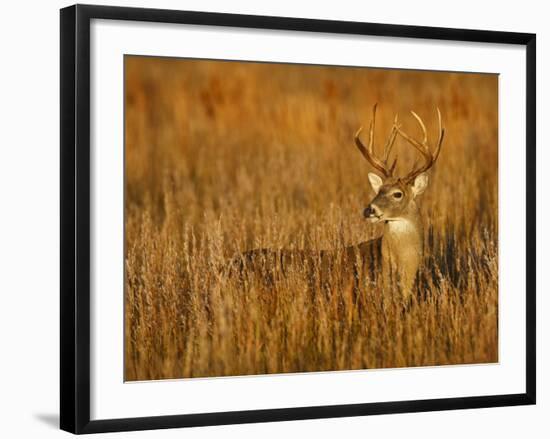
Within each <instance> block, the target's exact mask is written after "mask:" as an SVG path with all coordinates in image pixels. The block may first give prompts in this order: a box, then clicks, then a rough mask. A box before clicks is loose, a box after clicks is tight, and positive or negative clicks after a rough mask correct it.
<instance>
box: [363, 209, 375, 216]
mask: <svg viewBox="0 0 550 439" xmlns="http://www.w3.org/2000/svg"><path fill="white" fill-rule="evenodd" d="M372 215H374V209H373V208H372V207H370V206H368V207H366V208H365V210H364V211H363V216H364V217H365V218H370V217H371V216H372Z"/></svg>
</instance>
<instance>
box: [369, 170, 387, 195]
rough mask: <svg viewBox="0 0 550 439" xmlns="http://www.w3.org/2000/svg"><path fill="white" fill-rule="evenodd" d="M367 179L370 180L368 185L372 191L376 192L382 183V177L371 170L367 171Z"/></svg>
mask: <svg viewBox="0 0 550 439" xmlns="http://www.w3.org/2000/svg"><path fill="white" fill-rule="evenodd" d="M369 181H370V185H371V186H372V190H373V191H374V193H375V194H378V191H379V190H380V188H381V187H382V185H383V184H384V182H383V181H382V179H381V178H380V177H379V176H378V175H376V174H374V173H372V172H369Z"/></svg>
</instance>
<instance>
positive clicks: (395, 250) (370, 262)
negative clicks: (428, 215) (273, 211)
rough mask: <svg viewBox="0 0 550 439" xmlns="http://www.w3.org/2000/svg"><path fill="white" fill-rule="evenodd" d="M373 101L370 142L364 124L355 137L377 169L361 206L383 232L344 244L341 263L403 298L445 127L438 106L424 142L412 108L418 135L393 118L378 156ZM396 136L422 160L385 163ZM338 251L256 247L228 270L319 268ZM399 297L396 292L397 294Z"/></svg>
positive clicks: (419, 247) (410, 288)
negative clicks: (431, 138)
mask: <svg viewBox="0 0 550 439" xmlns="http://www.w3.org/2000/svg"><path fill="white" fill-rule="evenodd" d="M376 110H377V104H375V105H374V106H373V109H372V119H371V121H370V125H369V135H368V139H369V140H368V143H367V145H366V146H365V145H364V144H363V142H362V140H361V133H362V131H363V127H360V128H359V130H357V132H356V134H355V137H354V140H355V145H356V146H357V148H358V149H359V151H360V153H361V155H362V156H363V157H364V158H365V159H366V160H367V162H368V163H369V164H370V165H371V166H372V167H373V168H374V169H375V170H376V171H377V172H378V173H374V172H369V173H368V180H369V183H370V186H371V188H372V190H373V191H374V198H373V199H372V200H371V201H370V202H369V203H368V205H367V207H365V208H364V210H363V216H364V218H365V219H366V221H368V223H370V224H377V223H382V224H383V233H382V236H381V237H378V238H374V239H371V240H368V241H364V242H361V243H358V244H355V245H351V246H346V247H344V248H343V252H341V253H340V254H341V255H343V259H344V261H343V262H344V265H345V266H347V267H348V268H349V270H350V271H351V272H352V273H353V277H354V278H355V282H356V284H357V283H358V282H359V281H360V279H359V276H360V275H361V274H363V275H364V274H368V275H369V279H370V280H374V281H376V282H381V283H383V284H384V285H385V286H386V288H385V290H390V291H393V290H395V288H392V287H394V286H396V287H397V291H398V292H399V293H400V297H401V299H402V300H403V301H407V300H409V299H410V298H411V296H412V295H413V293H414V285H415V281H416V276H417V272H418V270H419V268H420V266H421V264H422V261H423V253H424V234H423V225H422V218H421V215H420V210H419V206H418V197H419V196H420V195H421V194H422V193H423V192H424V191H425V190H426V188H427V186H428V171H429V170H430V169H431V168H432V167H433V165H434V164H435V162H436V161H437V159H438V157H439V154H440V152H441V145H442V144H443V138H444V134H445V130H444V128H443V127H442V121H441V112H440V111H439V108H436V110H437V118H438V122H439V135H438V139H437V141H436V143H435V147H431V146H430V145H429V144H428V134H427V129H426V126H425V124H424V122H423V120H422V119H421V118H420V116H418V114H416V113H415V112H414V111H411V114H412V116H413V117H414V119H415V120H416V121H417V123H418V125H419V126H420V129H421V131H422V140H417V139H414V138H413V137H412V136H410V135H409V134H407V133H406V132H405V131H403V129H402V126H401V125H400V124H399V123H398V117H397V115H396V116H395V118H394V121H393V125H392V128H391V132H390V134H389V136H388V139H387V141H386V142H385V145H384V151H383V153H382V156H381V157H377V156H376V154H375V145H374V131H375V124H376ZM398 136H400V137H401V138H402V139H404V140H405V141H406V142H407V143H409V144H410V145H412V146H413V147H414V149H415V150H416V151H418V152H419V153H420V155H421V157H422V159H423V163H421V164H420V165H416V164H415V165H413V167H412V170H411V171H410V172H408V173H407V174H405V175H403V176H397V175H396V173H395V170H396V166H397V156H395V157H394V159H393V161H392V163H391V165H390V164H389V159H390V154H391V153H392V151H393V146H394V143H395V141H396V139H397V137H398ZM337 253H338V252H335V251H333V250H320V251H306V250H295V249H292V250H289V249H281V250H273V249H268V248H260V249H254V250H249V251H247V252H244V253H241V254H240V255H238V256H237V257H236V258H234V259H233V261H232V263H231V269H232V270H235V269H237V271H238V272H239V273H241V274H242V273H243V272H248V273H250V272H255V273H257V274H260V275H261V276H264V277H266V276H267V277H268V278H270V277H271V275H270V272H272V271H273V270H278V271H279V272H281V273H283V275H284V273H285V270H286V269H287V268H288V267H290V266H291V265H292V264H293V263H295V262H296V261H300V262H302V263H303V262H304V261H309V262H312V261H313V262H316V264H315V263H313V264H308V265H309V266H311V267H313V266H315V265H316V266H318V267H321V268H320V271H323V269H324V268H326V267H328V266H330V265H331V264H333V263H334V259H335V258H336V255H337ZM398 296H399V295H398Z"/></svg>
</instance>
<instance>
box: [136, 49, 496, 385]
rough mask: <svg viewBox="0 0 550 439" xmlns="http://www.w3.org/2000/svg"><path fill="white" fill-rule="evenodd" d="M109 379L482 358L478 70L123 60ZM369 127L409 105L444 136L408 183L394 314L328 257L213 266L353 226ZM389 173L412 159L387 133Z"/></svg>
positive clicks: (485, 223) (485, 202) (488, 263)
mask: <svg viewBox="0 0 550 439" xmlns="http://www.w3.org/2000/svg"><path fill="white" fill-rule="evenodd" d="M125 89H126V92H125V93H126V95H125V107H126V110H125V111H126V119H125V135H126V139H125V151H126V152H125V154H126V157H125V158H126V170H125V172H126V182H125V196H126V201H125V230H126V234H125V240H126V242H125V248H126V250H125V251H126V258H125V264H126V267H125V377H126V379H127V380H147V379H161V378H178V377H197V376H222V375H243V374H263V373H282V372H302V371H320V370H343V369H359V368H381V367H400V366H422V365H445V364H462V363H484V362H494V361H497V360H498V289H497V288H498V239H497V238H498V204H497V203H498V137H497V135H498V112H497V108H498V101H497V99H498V78H497V76H495V75H479V74H456V73H443V72H441V73H439V72H416V71H399V70H382V69H366V68H336V67H320V66H298V65H277V64H260V63H236V62H214V61H194V60H176V59H160V58H146V57H126V60H125ZM375 102H378V103H379V111H378V119H377V131H376V140H377V143H378V144H379V145H380V144H381V143H382V142H383V141H384V140H385V137H386V136H387V134H388V132H389V130H390V128H391V122H392V120H393V116H394V114H395V113H396V112H398V113H399V114H400V118H401V121H402V123H403V126H404V129H405V130H406V131H407V132H409V133H415V134H416V135H417V136H419V135H420V133H419V132H418V131H419V129H418V127H417V126H416V125H415V123H414V120H413V119H412V117H411V116H410V115H409V114H408V111H409V110H411V109H412V110H414V111H416V112H417V113H418V114H420V115H421V116H422V117H423V118H424V120H425V121H426V123H427V126H428V130H429V133H430V135H431V137H432V138H435V136H436V134H437V133H436V117H435V107H436V106H438V107H439V108H440V109H441V113H442V115H443V120H444V126H445V128H446V137H445V142H444V145H443V150H442V153H441V156H440V158H439V160H438V163H437V164H436V166H435V167H434V169H433V171H432V172H431V175H430V186H429V188H428V190H427V191H426V193H425V194H423V195H422V199H421V201H420V203H421V209H422V212H423V213H424V222H425V224H424V226H425V230H426V239H425V246H426V263H425V268H424V269H423V271H422V273H421V277H422V279H423V280H424V281H423V283H422V286H421V290H422V291H420V293H421V294H420V296H421V298H420V299H419V300H418V301H417V302H416V303H414V304H413V306H411V307H410V308H409V309H408V310H407V311H406V312H403V310H402V306H401V304H399V303H397V302H395V301H392V300H387V299H384V298H385V297H388V296H387V294H385V292H384V291H380V289H379V288H378V287H377V286H376V285H372V284H368V283H366V282H364V283H362V284H361V285H360V289H359V293H357V291H356V290H355V289H354V288H355V287H354V286H353V283H352V282H351V280H350V279H348V278H347V277H346V276H345V275H344V274H342V273H343V272H344V270H339V268H341V267H339V266H338V264H336V265H335V267H334V268H333V273H331V276H330V279H331V281H330V282H329V284H323V285H320V284H315V286H314V287H312V285H311V282H309V281H308V279H307V276H306V274H305V271H306V270H300V267H297V268H296V269H295V270H293V271H292V272H290V273H287V274H286V275H285V276H282V275H281V276H278V277H277V278H276V279H275V283H274V285H272V286H269V287H266V286H265V285H264V284H262V282H261V281H260V280H255V279H250V281H248V282H246V283H244V284H242V283H239V282H237V281H236V280H235V279H233V278H231V277H229V276H226V275H224V274H222V273H221V272H220V270H219V268H220V267H221V266H223V264H224V263H226V261H227V260H228V259H229V258H231V257H232V256H234V255H235V254H238V253H239V252H242V251H245V250H250V249H253V248H259V247H268V248H273V249H280V248H300V249H315V250H319V249H334V250H335V251H338V249H342V248H343V247H344V246H346V245H353V244H357V243H359V242H361V241H365V240H367V239H369V238H371V237H374V236H379V235H380V233H381V229H379V228H378V227H374V226H371V225H368V224H366V223H365V221H364V220H363V218H362V216H361V212H362V209H363V208H364V207H365V206H366V204H367V202H368V201H369V200H370V198H371V197H372V195H373V194H372V192H371V190H370V187H369V184H368V180H367V172H369V171H370V168H369V167H368V165H367V163H366V162H365V161H364V159H363V158H362V157H361V156H360V154H359V152H358V151H357V149H356V148H355V146H354V144H353V135H354V133H355V131H356V130H357V128H358V127H359V126H360V125H367V124H368V122H369V120H370V117H371V109H372V105H373V104H374V103H375ZM399 142H400V140H398V142H397V144H396V149H397V151H398V153H399V157H400V163H401V164H402V167H401V169H400V170H401V171H404V170H406V169H407V168H408V167H410V166H411V164H412V162H413V160H414V159H415V158H416V155H415V154H414V153H413V152H412V151H410V149H411V148H410V147H409V146H407V145H405V144H403V143H399Z"/></svg>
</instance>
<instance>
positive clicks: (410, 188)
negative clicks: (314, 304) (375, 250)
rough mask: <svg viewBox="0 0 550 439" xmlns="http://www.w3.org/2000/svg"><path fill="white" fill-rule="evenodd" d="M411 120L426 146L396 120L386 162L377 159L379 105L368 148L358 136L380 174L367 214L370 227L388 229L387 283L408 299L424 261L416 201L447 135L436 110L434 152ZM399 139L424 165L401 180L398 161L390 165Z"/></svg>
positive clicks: (375, 177) (385, 239) (384, 240)
mask: <svg viewBox="0 0 550 439" xmlns="http://www.w3.org/2000/svg"><path fill="white" fill-rule="evenodd" d="M411 114H412V115H413V116H414V118H415V119H416V121H417V122H418V125H419V126H420V128H421V130H422V135H423V138H422V140H421V141H420V140H416V139H414V138H413V137H411V136H409V135H408V134H407V133H405V132H404V131H403V130H402V129H401V126H400V125H399V124H398V121H397V116H396V117H395V119H394V123H393V126H392V129H391V132H390V136H389V138H388V140H387V142H386V144H385V147H384V152H383V155H382V158H377V157H376V155H375V152H374V127H375V121H376V105H375V106H374V107H373V110H372V121H371V123H370V128H369V143H368V146H365V145H364V144H363V142H361V139H360V137H359V136H360V134H361V131H362V128H360V129H359V130H358V131H357V133H356V135H355V144H356V145H357V148H359V151H361V154H362V155H363V156H364V157H365V159H367V161H368V162H369V163H370V164H371V165H372V167H373V168H374V169H376V170H377V171H378V172H379V173H380V174H381V175H378V174H375V173H369V175H368V177H369V181H370V184H371V186H372V189H373V191H374V193H375V197H374V199H373V200H372V201H371V202H370V204H369V205H368V206H367V207H366V208H365V210H364V212H363V214H364V216H365V218H367V220H368V221H370V222H373V223H378V222H383V223H384V233H383V235H382V244H381V252H382V258H381V259H382V279H386V280H388V279H392V280H393V281H396V282H397V283H398V285H399V288H400V290H401V293H402V294H403V295H404V298H407V296H409V295H410V294H411V292H412V288H413V285H414V281H415V278H416V274H417V272H418V268H419V267H420V264H421V262H422V259H423V250H424V249H423V247H424V234H423V227H422V220H421V217H420V212H419V209H418V205H417V197H418V196H419V195H420V194H422V193H423V192H424V191H425V190H426V187H427V186H428V174H427V173H426V172H427V171H428V170H429V169H430V168H431V167H432V166H433V165H434V163H435V162H436V160H437V158H438V157H439V153H440V151H441V145H442V143H443V137H444V134H445V130H444V129H443V127H442V125H441V113H440V111H439V109H437V118H438V122H439V136H438V139H437V142H436V143H435V147H434V148H430V146H429V145H428V134H427V131H426V126H425V125H424V122H423V121H422V119H421V118H420V116H418V115H417V114H416V113H415V112H414V111H411ZM398 135H399V136H401V137H402V138H403V139H405V140H406V141H407V142H408V143H409V144H411V145H412V146H413V147H414V148H415V149H416V150H417V151H418V152H419V153H420V154H421V155H422V158H423V163H422V164H421V165H420V166H413V169H412V170H411V171H410V172H409V173H408V174H406V175H404V176H402V177H399V176H396V175H394V172H395V167H396V164H397V157H395V159H394V160H393V162H392V164H391V165H390V164H389V162H388V160H389V157H390V153H391V151H392V148H393V144H394V143H395V139H396V137H397V136H398Z"/></svg>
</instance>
